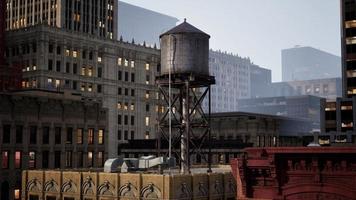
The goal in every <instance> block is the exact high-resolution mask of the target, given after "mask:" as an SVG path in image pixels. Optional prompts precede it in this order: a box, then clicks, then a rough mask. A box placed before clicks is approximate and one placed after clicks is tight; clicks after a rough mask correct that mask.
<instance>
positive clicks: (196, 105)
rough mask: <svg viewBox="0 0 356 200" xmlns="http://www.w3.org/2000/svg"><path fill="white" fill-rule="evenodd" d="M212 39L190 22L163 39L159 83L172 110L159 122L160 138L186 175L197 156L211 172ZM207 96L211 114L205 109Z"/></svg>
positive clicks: (213, 81) (162, 36)
mask: <svg viewBox="0 0 356 200" xmlns="http://www.w3.org/2000/svg"><path fill="white" fill-rule="evenodd" d="M209 38H210V36H209V35H208V34H206V33H204V32H203V31H201V30H199V29H197V28H196V27H194V26H192V25H191V24H189V23H187V22H186V20H184V22H183V23H182V24H180V25H178V26H176V27H174V28H173V29H171V30H169V31H167V32H166V33H163V34H162V35H161V36H160V41H161V74H160V75H159V76H157V77H156V83H157V85H158V86H159V89H160V91H161V94H162V95H163V97H164V100H165V103H166V104H167V108H168V109H166V111H165V113H164V114H163V115H162V116H161V118H160V120H159V133H160V136H159V137H158V138H159V139H160V140H166V141H168V143H169V147H168V149H169V151H168V152H166V154H169V155H168V156H174V157H176V158H177V159H178V162H179V163H180V169H181V173H183V174H186V173H190V167H191V162H190V159H191V157H192V156H193V155H195V156H196V158H197V159H198V158H199V160H202V161H205V162H206V163H207V164H208V171H211V156H210V112H211V109H210V104H211V103H210V102H211V101H210V99H211V98H210V86H211V85H212V84H215V78H214V77H213V76H210V75H209ZM206 96H208V98H209V99H208V102H207V103H208V108H209V109H208V113H205V112H204V110H203V109H202V102H203V100H204V98H205V97H206ZM158 144H159V145H160V144H163V143H161V141H159V142H158ZM160 149H161V147H159V151H161V150H160Z"/></svg>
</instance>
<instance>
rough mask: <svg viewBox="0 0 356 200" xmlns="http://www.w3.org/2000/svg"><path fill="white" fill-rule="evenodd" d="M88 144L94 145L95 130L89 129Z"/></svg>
mask: <svg viewBox="0 0 356 200" xmlns="http://www.w3.org/2000/svg"><path fill="white" fill-rule="evenodd" d="M88 144H94V129H92V128H89V129H88Z"/></svg>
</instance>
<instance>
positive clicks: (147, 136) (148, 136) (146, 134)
mask: <svg viewBox="0 0 356 200" xmlns="http://www.w3.org/2000/svg"><path fill="white" fill-rule="evenodd" d="M145 139H146V140H148V139H150V132H149V131H146V133H145Z"/></svg>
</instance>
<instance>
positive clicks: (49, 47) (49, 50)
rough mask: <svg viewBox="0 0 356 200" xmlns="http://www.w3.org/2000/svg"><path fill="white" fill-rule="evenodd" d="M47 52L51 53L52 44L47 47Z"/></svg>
mask: <svg viewBox="0 0 356 200" xmlns="http://www.w3.org/2000/svg"><path fill="white" fill-rule="evenodd" d="M48 52H49V53H53V44H49V45H48Z"/></svg>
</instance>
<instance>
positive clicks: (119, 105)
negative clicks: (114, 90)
mask: <svg viewBox="0 0 356 200" xmlns="http://www.w3.org/2000/svg"><path fill="white" fill-rule="evenodd" d="M121 108H122V106H121V102H117V109H119V110H120V109H121Z"/></svg>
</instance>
